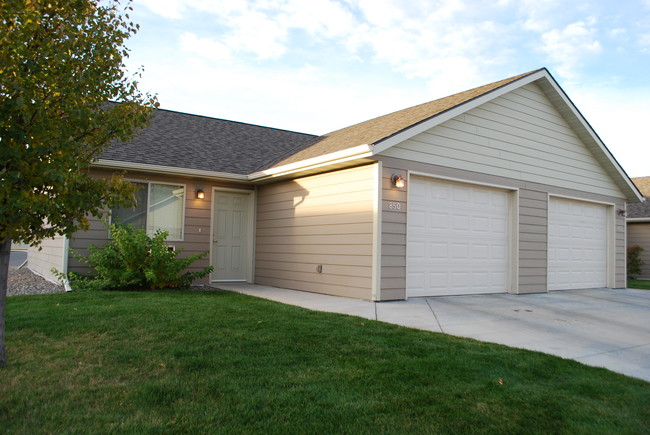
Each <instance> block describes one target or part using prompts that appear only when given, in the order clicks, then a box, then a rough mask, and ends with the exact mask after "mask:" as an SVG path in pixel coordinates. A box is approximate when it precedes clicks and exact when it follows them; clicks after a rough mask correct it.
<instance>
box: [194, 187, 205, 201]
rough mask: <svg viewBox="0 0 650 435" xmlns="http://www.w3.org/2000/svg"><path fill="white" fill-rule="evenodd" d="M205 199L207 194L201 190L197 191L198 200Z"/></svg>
mask: <svg viewBox="0 0 650 435" xmlns="http://www.w3.org/2000/svg"><path fill="white" fill-rule="evenodd" d="M203 198H205V192H204V191H203V190H201V189H198V190H197V191H196V199H203Z"/></svg>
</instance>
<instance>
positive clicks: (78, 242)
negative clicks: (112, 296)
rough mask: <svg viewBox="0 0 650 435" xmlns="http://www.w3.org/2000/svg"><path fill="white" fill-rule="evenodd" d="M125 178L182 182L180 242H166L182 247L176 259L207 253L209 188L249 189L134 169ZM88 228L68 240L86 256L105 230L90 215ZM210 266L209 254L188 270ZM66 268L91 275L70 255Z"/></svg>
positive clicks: (102, 240) (105, 173)
mask: <svg viewBox="0 0 650 435" xmlns="http://www.w3.org/2000/svg"><path fill="white" fill-rule="evenodd" d="M93 175H94V176H97V177H101V176H108V175H110V172H108V171H94V172H93ZM125 178H127V179H129V180H131V181H142V182H153V183H155V182H161V183H177V184H183V185H185V221H184V228H183V240H182V241H169V242H168V244H169V245H173V246H175V247H176V249H182V250H183V252H182V253H181V254H180V255H179V257H180V258H185V257H188V256H190V255H194V254H198V253H203V252H207V251H209V250H210V217H211V215H212V208H211V207H212V188H213V187H226V188H228V187H233V188H238V189H242V188H243V189H250V190H252V189H253V187H242V186H241V185H234V184H229V183H220V182H212V181H202V180H196V179H189V178H183V177H174V176H160V175H156V174H144V173H137V172H129V173H127V174H126V176H125ZM197 189H201V190H203V191H204V192H205V198H204V199H202V200H199V199H196V190H197ZM89 220H90V230H89V231H79V232H77V233H75V234H74V236H73V237H72V238H71V240H70V248H71V249H74V250H75V251H77V252H78V253H80V254H82V255H84V256H86V255H88V247H89V246H90V245H95V246H98V247H101V246H103V245H104V244H105V243H106V241H107V240H108V232H107V230H106V229H105V227H104V225H103V224H102V223H101V222H100V221H99V220H98V219H96V218H90V219H89ZM209 265H210V259H209V256H206V257H205V258H202V259H201V260H198V261H196V262H194V263H193V264H192V265H191V266H190V267H189V268H188V271H190V272H195V271H199V270H201V269H203V268H205V267H207V266H209ZM69 270H70V271H72V272H77V273H81V274H83V275H89V274H91V270H90V269H89V268H88V267H87V265H85V264H84V263H81V262H79V261H78V260H76V259H75V258H74V257H72V256H71V257H70V263H69ZM208 282H209V279H208V278H207V277H206V278H204V279H202V280H201V281H197V282H196V283H195V284H207V283H208Z"/></svg>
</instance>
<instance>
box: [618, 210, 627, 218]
mask: <svg viewBox="0 0 650 435" xmlns="http://www.w3.org/2000/svg"><path fill="white" fill-rule="evenodd" d="M616 212H617V213H618V215H619V216H623V217H625V216H627V211H625V209H623V208H619V209H618V210H616Z"/></svg>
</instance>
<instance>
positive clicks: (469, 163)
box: [382, 83, 622, 197]
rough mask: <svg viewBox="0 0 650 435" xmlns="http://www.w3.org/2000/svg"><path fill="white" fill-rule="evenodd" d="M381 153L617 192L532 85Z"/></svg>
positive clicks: (599, 191) (595, 191)
mask: <svg viewBox="0 0 650 435" xmlns="http://www.w3.org/2000/svg"><path fill="white" fill-rule="evenodd" d="M382 154H384V155H386V156H391V157H396V158H401V159H406V160H412V161H419V162H425V163H431V164H435V165H440V166H446V167H449V168H455V169H460V170H464V171H472V172H477V173H484V174H488V175H495V176H499V177H504V178H507V179H511V180H521V181H525V182H532V183H538V184H542V185H547V186H554V187H559V188H570V189H573V190H577V191H581V192H586V193H593V194H598V195H606V196H613V197H620V196H622V194H621V192H620V190H619V189H618V187H617V186H616V184H615V183H614V182H613V181H612V180H611V179H610V178H609V176H608V175H607V173H606V171H605V170H604V169H603V168H602V167H601V166H600V164H599V162H598V160H597V159H596V158H595V157H594V156H593V154H592V153H591V151H590V150H589V149H588V148H587V147H586V146H585V144H584V143H583V142H582V141H581V140H580V139H579V138H578V136H577V134H576V133H575V132H574V131H573V130H572V129H571V127H570V126H569V125H568V124H567V123H566V121H565V120H564V119H563V118H562V116H561V115H560V114H559V112H557V110H556V109H555V107H554V106H553V105H552V103H551V102H550V101H549V100H548V99H547V98H546V96H545V95H544V93H543V92H542V91H541V90H540V89H539V87H538V86H537V85H536V84H534V83H531V84H529V85H526V86H524V87H522V88H519V89H517V90H514V91H512V92H510V93H508V94H506V95H503V96H501V97H498V98H496V99H494V100H492V101H490V102H488V103H485V104H483V105H481V106H479V107H477V108H475V109H472V110H470V111H468V112H467V113H465V114H462V115H460V116H458V117H456V118H454V119H451V120H449V121H447V122H444V123H442V124H440V125H439V126H436V127H434V128H432V129H430V130H428V131H426V132H424V133H421V134H419V135H416V136H415V137H413V138H411V139H409V140H406V141H404V142H403V143H401V144H398V145H396V146H394V147H392V148H390V149H388V150H386V151H384V152H383V153H382Z"/></svg>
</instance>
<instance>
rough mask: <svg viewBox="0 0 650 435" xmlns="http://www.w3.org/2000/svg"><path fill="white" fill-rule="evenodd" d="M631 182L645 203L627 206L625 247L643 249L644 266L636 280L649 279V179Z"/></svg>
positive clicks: (640, 178) (636, 179)
mask: <svg viewBox="0 0 650 435" xmlns="http://www.w3.org/2000/svg"><path fill="white" fill-rule="evenodd" d="M632 181H633V182H634V184H636V186H637V187H638V188H639V190H640V191H641V194H642V195H643V196H644V197H645V201H644V202H642V203H640V204H628V206H627V246H628V247H630V246H634V245H638V246H640V247H642V248H643V252H642V253H641V260H642V261H643V262H644V265H643V266H642V267H641V274H640V275H639V276H638V278H646V279H650V201H648V199H649V198H650V177H639V178H632Z"/></svg>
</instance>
